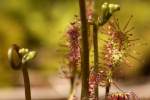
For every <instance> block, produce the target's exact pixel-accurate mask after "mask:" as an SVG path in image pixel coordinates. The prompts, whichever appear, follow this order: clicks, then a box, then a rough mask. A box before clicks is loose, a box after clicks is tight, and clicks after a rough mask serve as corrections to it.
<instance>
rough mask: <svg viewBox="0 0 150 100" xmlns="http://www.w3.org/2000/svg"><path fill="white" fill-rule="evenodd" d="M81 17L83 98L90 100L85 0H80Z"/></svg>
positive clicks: (82, 99)
mask: <svg viewBox="0 0 150 100" xmlns="http://www.w3.org/2000/svg"><path fill="white" fill-rule="evenodd" d="M79 7H80V17H81V30H82V32H81V36H82V41H81V43H82V49H81V75H82V90H81V100H88V88H89V84H88V81H89V43H88V31H87V30H88V29H87V18H86V9H85V0H79Z"/></svg>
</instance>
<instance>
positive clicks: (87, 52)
mask: <svg viewBox="0 0 150 100" xmlns="http://www.w3.org/2000/svg"><path fill="white" fill-rule="evenodd" d="M102 2H103V3H102ZM101 3H102V4H101ZM78 6H79V12H80V13H79V14H75V15H73V16H74V19H73V20H72V21H71V22H69V23H68V27H67V30H66V31H65V32H64V40H65V42H63V43H62V44H61V46H63V47H62V48H65V49H66V52H65V54H64V58H63V64H61V66H62V67H61V73H62V74H61V76H63V78H66V79H68V80H69V82H70V90H69V91H68V93H69V95H68V98H67V100H140V98H139V97H138V96H137V95H136V94H135V93H134V91H124V90H123V89H121V88H120V87H119V85H118V84H117V83H116V82H115V79H114V73H115V72H116V71H119V70H118V69H117V68H118V67H120V66H121V65H122V64H125V65H126V66H130V61H129V60H128V57H131V58H134V57H133V56H132V55H131V54H129V53H128V52H129V51H130V50H131V47H132V46H133V43H135V41H137V39H134V37H133V34H132V33H131V31H132V30H133V29H134V27H130V25H129V24H130V22H131V21H132V18H133V16H132V15H131V16H130V15H129V18H127V21H126V22H125V25H124V26H122V24H121V25H120V23H122V22H121V21H119V19H118V18H117V16H116V15H115V13H119V12H120V11H121V7H120V5H118V4H114V3H110V2H109V3H108V2H104V0H78ZM101 35H103V36H104V37H105V38H103V37H101ZM35 56H36V51H31V50H29V49H28V48H21V47H20V46H18V45H17V44H13V45H12V46H11V47H10V48H9V49H8V61H9V63H10V66H11V68H12V69H13V70H15V71H22V74H23V79H24V88H25V98H26V100H32V97H31V89H30V79H29V74H28V70H27V69H28V67H27V63H28V62H29V61H31V60H32V59H34V57H35ZM134 59H135V58H134ZM78 86H81V90H80V92H81V95H80V97H79V95H77V92H79V91H78V89H77V88H78ZM112 86H115V87H116V88H117V91H118V92H111V87H112ZM99 87H102V88H104V89H105V91H104V93H105V94H103V96H100V95H99V94H100V91H102V90H101V89H100V88H99Z"/></svg>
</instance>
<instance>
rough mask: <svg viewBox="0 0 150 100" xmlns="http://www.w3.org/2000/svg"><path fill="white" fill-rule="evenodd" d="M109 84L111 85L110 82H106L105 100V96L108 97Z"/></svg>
mask: <svg viewBox="0 0 150 100" xmlns="http://www.w3.org/2000/svg"><path fill="white" fill-rule="evenodd" d="M110 86H111V83H110V82H107V85H106V91H105V100H107V97H108V95H109V91H110Z"/></svg>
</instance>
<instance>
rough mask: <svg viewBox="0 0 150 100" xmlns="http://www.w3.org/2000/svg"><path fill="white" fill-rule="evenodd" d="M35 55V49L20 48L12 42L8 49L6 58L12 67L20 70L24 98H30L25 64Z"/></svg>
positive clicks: (28, 99)
mask: <svg viewBox="0 0 150 100" xmlns="http://www.w3.org/2000/svg"><path fill="white" fill-rule="evenodd" d="M35 55H36V52H35V51H29V50H28V49H26V48H20V47H19V46H18V45H16V44H13V45H12V46H11V47H10V48H9V50H8V60H9V63H10V65H11V67H12V69H14V70H22V73H23V79H24V86H25V98H26V100H31V90H30V80H29V74H28V70H27V67H26V66H25V64H26V63H27V62H28V61H30V60H31V59H33V58H34V57H35Z"/></svg>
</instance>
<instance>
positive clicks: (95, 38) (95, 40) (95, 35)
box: [93, 23, 98, 99]
mask: <svg viewBox="0 0 150 100" xmlns="http://www.w3.org/2000/svg"><path fill="white" fill-rule="evenodd" d="M97 31H98V29H97V25H96V24H95V23H94V25H93V46H94V71H95V72H96V73H97V72H98V34H97ZM94 90H95V97H96V98H97V99H98V85H97V86H96V87H95V89H94Z"/></svg>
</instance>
